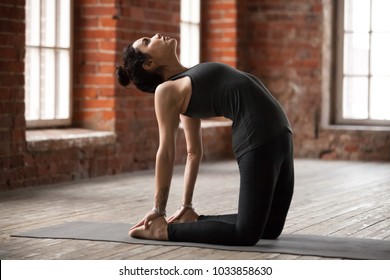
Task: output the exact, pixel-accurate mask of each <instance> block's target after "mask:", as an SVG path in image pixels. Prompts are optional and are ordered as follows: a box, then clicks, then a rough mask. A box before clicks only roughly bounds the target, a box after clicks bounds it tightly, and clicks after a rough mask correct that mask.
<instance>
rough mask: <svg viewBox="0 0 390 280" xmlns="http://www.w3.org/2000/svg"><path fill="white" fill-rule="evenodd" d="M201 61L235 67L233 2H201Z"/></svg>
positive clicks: (235, 49) (217, 0) (234, 11)
mask: <svg viewBox="0 0 390 280" xmlns="http://www.w3.org/2000/svg"><path fill="white" fill-rule="evenodd" d="M201 11H202V12H201V15H202V22H201V25H202V39H201V44H202V48H201V60H202V61H219V62H224V63H226V64H229V65H231V66H234V67H236V66H237V9H236V1H235V0H214V1H202V9H201Z"/></svg>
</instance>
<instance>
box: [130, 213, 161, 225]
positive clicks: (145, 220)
mask: <svg viewBox="0 0 390 280" xmlns="http://www.w3.org/2000/svg"><path fill="white" fill-rule="evenodd" d="M161 216H163V215H161V214H160V213H158V212H156V211H155V210H154V209H152V210H151V211H149V212H148V213H147V214H146V215H145V217H143V219H142V220H141V221H139V222H138V223H137V224H135V225H134V226H132V227H131V228H130V230H132V229H135V228H137V227H140V226H142V225H143V226H144V229H147V228H148V226H149V223H150V222H151V221H153V220H154V219H156V218H158V217H161Z"/></svg>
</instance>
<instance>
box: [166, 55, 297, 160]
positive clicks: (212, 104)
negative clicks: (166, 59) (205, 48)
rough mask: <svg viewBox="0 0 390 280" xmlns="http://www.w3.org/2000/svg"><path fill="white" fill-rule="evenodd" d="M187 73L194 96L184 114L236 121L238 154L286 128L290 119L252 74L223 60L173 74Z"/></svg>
mask: <svg viewBox="0 0 390 280" xmlns="http://www.w3.org/2000/svg"><path fill="white" fill-rule="evenodd" d="M185 76H188V77H190V79H191V83H192V94H191V99H190V102H189V105H188V108H187V111H186V112H185V113H184V115H186V116H189V117H193V118H207V117H218V116H224V117H226V118H228V119H230V120H232V121H233V126H232V135H233V151H234V154H235V156H236V157H237V158H238V157H240V156H241V155H243V154H244V153H246V152H248V151H250V150H252V149H254V148H256V147H258V146H260V145H262V144H264V143H265V142H267V141H269V140H271V139H273V138H274V137H276V136H278V135H279V134H281V133H282V132H284V131H290V132H291V127H290V123H289V121H288V119H287V117H286V115H285V113H284V111H283V109H282V107H281V106H280V104H279V103H278V102H277V101H276V100H275V98H274V97H273V96H272V95H271V93H270V92H269V91H268V90H267V88H266V87H265V86H264V85H263V84H262V83H261V82H260V81H259V80H258V79H257V78H256V77H255V76H253V75H251V74H248V73H245V72H242V71H239V70H237V69H235V68H233V67H230V66H228V65H225V64H222V63H215V62H207V63H201V64H198V65H196V66H194V67H192V68H190V69H188V70H186V71H184V72H182V73H180V74H177V75H175V76H173V77H171V78H170V80H177V79H179V78H182V77H185Z"/></svg>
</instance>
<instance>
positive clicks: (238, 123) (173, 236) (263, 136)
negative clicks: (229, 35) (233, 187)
mask: <svg viewBox="0 0 390 280" xmlns="http://www.w3.org/2000/svg"><path fill="white" fill-rule="evenodd" d="M176 46H177V41H176V40H175V39H174V38H169V37H164V36H161V35H160V34H156V35H155V36H153V37H151V38H147V37H144V38H140V39H138V40H137V41H135V42H134V43H133V44H131V45H129V46H128V47H126V48H125V49H124V52H123V64H122V65H120V66H118V69H117V78H118V81H119V83H120V84H121V85H123V86H125V87H127V86H128V85H129V84H130V83H131V82H133V83H134V84H135V86H136V87H137V88H138V89H140V90H142V91H144V92H149V93H154V98H155V111H156V116H157V121H158V127H159V141H160V142H159V148H158V152H157V156H156V171H155V172H156V185H155V197H154V207H153V209H152V210H151V211H150V212H149V213H147V214H146V215H145V217H144V218H143V219H142V220H141V221H140V222H138V223H137V224H136V225H134V226H133V227H132V228H131V229H130V231H129V234H130V235H131V236H132V237H137V238H144V239H157V240H170V241H188V242H202V243H212V244H225V245H254V244H256V243H257V241H258V240H259V239H261V238H264V239H275V238H277V237H278V236H279V235H280V233H281V232H282V229H283V227H284V223H285V220H286V216H287V212H288V209H289V207H290V202H291V199H292V195H293V189H294V166H293V144H292V134H291V128H290V124H289V121H288V119H287V117H286V115H285V113H284V111H283V109H282V108H281V106H280V105H279V103H278V102H277V101H276V100H275V99H274V98H273V97H272V95H271V94H270V92H269V91H268V90H267V89H266V87H265V86H264V85H263V84H262V83H261V82H260V81H259V80H258V79H257V78H256V77H254V76H252V75H251V74H248V73H245V72H242V71H239V70H236V69H234V68H232V67H230V66H227V65H224V64H221V63H201V64H198V65H196V66H194V67H192V68H190V69H187V68H185V67H183V66H182V65H181V64H180V61H179V59H178V57H177V54H176ZM216 116H224V117H226V118H229V119H231V120H232V121H233V127H232V136H233V150H234V154H235V157H236V159H237V162H238V166H239V172H240V191H239V199H238V212H237V214H229V215H219V216H203V215H201V216H198V214H197V213H196V212H195V211H194V209H193V208H192V197H193V192H194V187H195V181H196V177H197V174H198V170H199V164H200V161H201V158H202V152H203V151H202V140H201V126H200V122H201V118H204V117H216ZM180 121H181V122H182V125H183V127H184V132H185V138H186V142H187V152H188V155H187V162H186V167H185V174H184V190H183V198H182V205H181V207H180V208H179V210H177V211H176V213H175V214H174V215H173V216H172V217H170V218H169V219H168V220H166V219H165V213H166V212H165V208H166V205H167V200H168V194H169V189H170V184H171V179H172V174H173V167H174V160H175V149H176V147H175V145H176V144H175V143H176V140H175V139H176V134H177V131H178V126H179V122H180ZM215 199H216V200H217V199H218V200H220V199H223V195H221V197H215Z"/></svg>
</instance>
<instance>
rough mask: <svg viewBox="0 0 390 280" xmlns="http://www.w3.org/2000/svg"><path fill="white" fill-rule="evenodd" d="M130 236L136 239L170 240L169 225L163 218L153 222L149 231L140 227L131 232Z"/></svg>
mask: <svg viewBox="0 0 390 280" xmlns="http://www.w3.org/2000/svg"><path fill="white" fill-rule="evenodd" d="M129 235H130V236H131V237H134V238H141V239H152V240H168V224H167V221H166V220H165V218H164V217H163V216H161V217H158V218H156V219H154V220H152V221H151V222H150V223H149V226H148V228H147V229H145V227H144V226H139V227H137V228H135V229H132V230H130V231H129Z"/></svg>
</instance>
